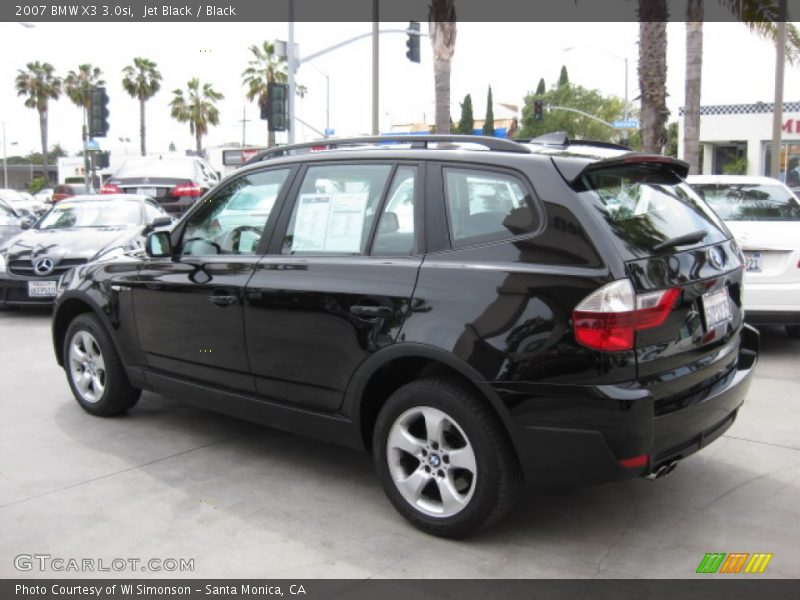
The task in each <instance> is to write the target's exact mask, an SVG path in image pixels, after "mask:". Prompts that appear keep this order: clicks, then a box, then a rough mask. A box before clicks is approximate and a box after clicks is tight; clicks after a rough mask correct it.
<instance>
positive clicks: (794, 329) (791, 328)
mask: <svg viewBox="0 0 800 600" xmlns="http://www.w3.org/2000/svg"><path fill="white" fill-rule="evenodd" d="M786 335H788V336H789V337H790V338H792V339H795V340H798V339H800V325H787V326H786Z"/></svg>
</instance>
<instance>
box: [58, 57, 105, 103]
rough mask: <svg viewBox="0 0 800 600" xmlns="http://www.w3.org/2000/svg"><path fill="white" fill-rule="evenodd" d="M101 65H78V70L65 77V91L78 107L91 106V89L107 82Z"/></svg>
mask: <svg viewBox="0 0 800 600" xmlns="http://www.w3.org/2000/svg"><path fill="white" fill-rule="evenodd" d="M102 75H103V72H102V71H101V70H100V68H99V67H94V66H92V65H90V64H88V63H87V64H83V65H78V70H77V71H70V72H69V73H67V76H66V77H65V78H64V92H65V93H66V95H67V98H69V99H70V100H71V101H72V103H73V104H74V105H75V106H77V107H78V108H86V109H88V108H89V105H90V104H91V99H92V96H91V94H90V93H89V90H91V88H93V87H98V86H103V85H105V84H106V82H105V80H104V79H103V77H102Z"/></svg>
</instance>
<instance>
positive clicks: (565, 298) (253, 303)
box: [53, 134, 758, 537]
mask: <svg viewBox="0 0 800 600" xmlns="http://www.w3.org/2000/svg"><path fill="white" fill-rule="evenodd" d="M400 140H402V141H399V140H398V138H396V137H395V138H360V139H351V140H344V141H343V140H337V141H336V142H334V143H330V142H328V144H329V149H328V150H327V151H324V152H311V149H312V148H311V146H312V145H311V144H307V145H304V144H299V145H295V146H288V147H287V146H284V147H281V148H276V149H272V150H268V151H265V152H264V153H263V154H262V155H259V156H257V157H256V158H255V159H254V160H253V161H251V162H250V164H249V165H248V166H245V167H244V168H242V169H240V170H238V171H237V172H235V173H234V174H232V175H230V176H229V177H227V178H226V179H225V180H224V181H222V182H221V183H220V184H219V185H218V186H217V187H216V188H214V189H213V190H211V191H210V192H209V193H208V194H206V196H205V197H204V198H203V199H202V200H201V201H199V202H198V203H197V205H196V206H194V207H193V208H192V209H191V210H190V212H189V213H187V214H186V215H185V216H184V217H183V218H182V219H181V221H180V222H179V223H178V224H176V225H175V226H174V227H173V228H172V229H171V230H170V231H155V232H153V233H151V234H150V235H149V237H148V241H147V245H146V247H147V252H146V255H131V256H126V257H122V258H120V257H117V258H114V259H113V260H109V261H96V262H93V263H90V264H87V265H84V266H81V267H78V268H75V269H73V270H72V271H70V272H68V273H67V274H65V275H64V276H63V277H62V279H61V281H60V284H59V298H58V300H57V304H56V309H55V313H54V320H53V339H54V343H55V352H56V357H57V359H58V362H59V363H60V364H61V365H62V366H63V367H64V369H65V371H66V374H67V379H68V381H69V385H70V387H71V388H72V392H73V394H74V395H75V398H76V399H77V400H78V403H79V404H80V405H81V407H83V408H84V409H85V410H86V411H87V412H89V413H92V414H95V415H103V416H107V415H114V414H117V413H120V412H123V411H126V410H128V409H130V408H131V407H132V406H133V405H134V404H135V403H136V401H137V399H138V398H139V394H140V390H143V389H145V390H151V391H154V392H157V393H159V394H163V395H165V396H171V397H175V398H180V399H183V400H185V401H187V402H191V403H194V404H197V405H199V406H203V407H206V408H210V409H214V410H218V411H220V412H224V413H228V414H231V415H235V416H237V417H241V418H244V419H249V420H252V421H257V422H259V423H265V424H268V425H272V426H274V427H278V428H281V429H286V430H289V431H294V432H299V433H303V434H307V435H311V436H314V437H317V438H320V439H323V440H327V441H330V442H335V443H340V444H346V445H349V446H355V447H360V448H364V449H366V450H367V451H369V452H371V453H372V454H373V456H374V461H375V467H376V469H377V472H378V475H379V477H380V480H381V483H382V484H383V487H384V489H385V491H386V494H387V496H388V498H389V500H390V501H391V502H392V504H394V506H395V508H396V509H397V510H398V511H399V512H400V513H401V514H402V515H403V516H404V517H405V518H406V519H408V520H409V521H410V522H411V523H413V524H414V525H416V526H417V527H419V528H420V529H423V530H425V531H427V532H430V533H433V534H436V535H442V536H451V537H456V536H463V535H466V534H469V533H471V532H474V531H476V530H477V529H479V528H482V527H485V526H487V525H489V524H491V523H493V522H495V521H497V520H498V519H499V518H500V517H502V516H503V515H504V514H505V513H506V512H507V511H508V510H509V509H510V508H511V506H512V505H513V504H514V502H515V500H516V499H517V497H518V496H519V494H520V490H521V488H522V484H523V482H529V483H530V482H553V481H561V482H563V481H610V480H614V479H621V478H626V477H641V476H649V477H657V476H660V475H663V474H665V473H667V472H669V471H670V470H672V469H673V468H674V466H675V464H676V462H677V461H678V460H680V459H683V458H686V457H687V456H688V455H690V454H692V453H693V452H695V451H697V450H698V449H700V448H702V447H704V446H705V445H706V444H708V443H710V442H711V441H713V440H714V439H716V438H717V437H719V436H720V435H721V434H722V433H723V432H724V431H725V430H726V429H727V428H728V427H729V426H730V425H731V423H733V421H734V419H735V418H736V413H737V411H738V409H739V407H740V406H741V404H742V402H743V400H744V397H745V394H746V392H747V389H748V386H749V383H750V379H751V375H752V373H753V368H754V366H755V363H756V358H757V354H758V334H757V333H756V331H755V330H753V329H752V328H750V327H748V326H746V325H745V324H744V323H743V319H742V309H741V297H742V255H741V252H740V251H739V249H738V248H737V246H736V245H735V243H734V241H733V239H732V237H731V235H730V233H729V232H728V230H727V229H726V228H725V226H724V225H723V224H722V222H721V221H720V220H719V219H718V218H717V217H716V216H715V215H714V214H713V212H711V211H710V210H709V209H708V207H707V206H706V205H705V204H704V203H703V202H702V201H700V200H699V199H698V197H697V196H696V195H695V194H694V193H693V192H692V191H691V189H690V188H689V187H688V186H687V185H686V184H685V183H684V181H683V179H682V177H683V176H684V175H685V174H686V169H687V166H686V164H685V163H683V162H680V161H676V160H673V159H670V158H667V157H662V156H653V155H645V154H638V153H633V152H630V151H628V150H627V149H623V148H619V147H613V146H609V145H607V144H596V143H589V142H571V141H570V140H568V139H567V138H566V136H564V135H563V134H551V135H550V136H546V137H545V138H539V139H537V140H534V141H533V142H532V143H526V144H523V143H517V142H512V141H508V140H500V139H493V138H481V137H472V136H470V137H462V136H419V137H417V136H415V137H414V139H413V140H411V141H409V139H408V138H400ZM318 144H319V143H318V142H315V143H314V144H313V145H318Z"/></svg>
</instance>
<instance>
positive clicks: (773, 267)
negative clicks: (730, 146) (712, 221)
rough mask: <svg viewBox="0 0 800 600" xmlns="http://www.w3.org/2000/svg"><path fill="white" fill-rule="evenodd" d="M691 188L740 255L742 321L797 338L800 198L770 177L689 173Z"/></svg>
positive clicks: (799, 333)
mask: <svg viewBox="0 0 800 600" xmlns="http://www.w3.org/2000/svg"><path fill="white" fill-rule="evenodd" d="M687 182H688V183H689V185H691V186H692V188H694V190H695V191H696V192H697V193H698V194H699V195H700V197H702V198H703V199H704V200H705V201H706V203H707V204H708V205H709V206H711V208H712V209H714V211H715V212H716V213H717V214H718V215H719V216H720V218H721V219H722V220H723V221H725V224H726V225H727V226H728V228H729V229H730V230H731V233H733V235H734V237H735V238H736V241H737V243H738V244H739V246H740V247H741V249H742V251H743V252H744V256H745V262H746V270H745V288H744V306H745V311H746V316H745V318H746V320H747V321H748V322H750V323H752V324H755V325H769V324H773V325H784V326H785V327H786V333H787V334H788V335H789V336H790V337H793V338H800V200H798V198H797V197H796V196H795V195H794V194H793V193H792V192H791V190H789V188H788V187H786V186H785V185H784V184H783V183H781V182H780V181H778V180H776V179H771V178H769V177H749V176H739V175H693V176H691V177H689V178H687Z"/></svg>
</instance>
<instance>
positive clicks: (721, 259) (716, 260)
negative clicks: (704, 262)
mask: <svg viewBox="0 0 800 600" xmlns="http://www.w3.org/2000/svg"><path fill="white" fill-rule="evenodd" d="M708 262H709V264H711V266H712V267H716V268H717V269H721V268H722V266H723V265H724V264H725V255H724V254H723V253H722V250H721V249H720V247H719V246H714V247H713V248H711V249H710V250H709V251H708Z"/></svg>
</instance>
